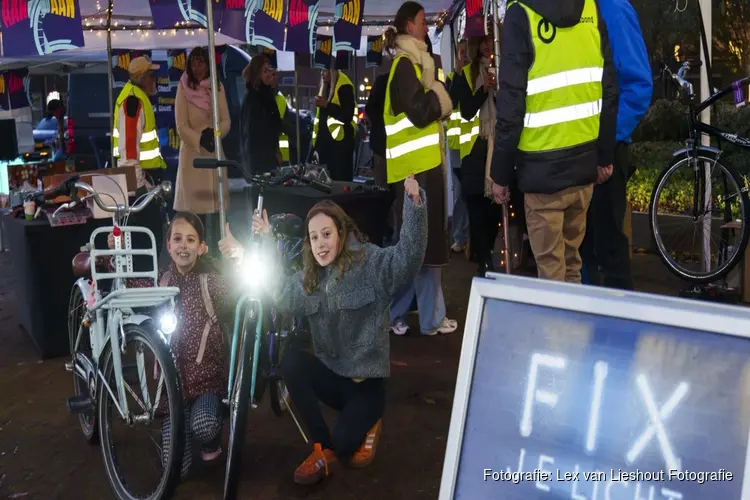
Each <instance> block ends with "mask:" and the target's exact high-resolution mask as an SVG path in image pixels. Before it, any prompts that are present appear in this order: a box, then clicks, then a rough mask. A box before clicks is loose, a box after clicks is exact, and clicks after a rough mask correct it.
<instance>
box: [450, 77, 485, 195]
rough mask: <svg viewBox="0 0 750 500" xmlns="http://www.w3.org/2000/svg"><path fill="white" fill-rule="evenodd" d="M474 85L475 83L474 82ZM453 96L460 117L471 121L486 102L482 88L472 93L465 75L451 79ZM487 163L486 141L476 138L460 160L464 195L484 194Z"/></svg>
mask: <svg viewBox="0 0 750 500" xmlns="http://www.w3.org/2000/svg"><path fill="white" fill-rule="evenodd" d="M474 83H476V82H474ZM454 96H455V98H456V101H457V102H458V104H459V105H460V106H461V110H460V111H461V117H462V118H463V119H464V120H467V121H468V120H471V119H473V118H474V116H476V114H477V113H479V109H480V108H481V107H482V106H483V105H484V101H486V100H487V92H485V90H484V87H480V88H478V89H476V91H474V92H472V91H471V87H470V86H469V82H468V81H467V80H466V74H465V73H464V72H463V71H462V72H461V74H459V75H456V76H454V77H453V85H452V86H451V99H453V97H454ZM486 163H487V140H486V139H482V138H481V137H477V140H476V142H474V146H472V149H471V152H470V153H469V154H468V155H467V156H465V157H463V158H462V159H461V189H462V191H463V193H464V195H483V194H484V169H485V165H486Z"/></svg>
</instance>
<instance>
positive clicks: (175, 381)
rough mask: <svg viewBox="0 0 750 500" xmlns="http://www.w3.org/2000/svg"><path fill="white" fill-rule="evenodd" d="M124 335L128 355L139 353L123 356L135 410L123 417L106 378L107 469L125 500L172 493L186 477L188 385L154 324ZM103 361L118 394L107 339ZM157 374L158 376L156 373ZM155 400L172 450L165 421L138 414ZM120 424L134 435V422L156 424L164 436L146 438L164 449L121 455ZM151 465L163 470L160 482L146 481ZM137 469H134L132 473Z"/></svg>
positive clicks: (101, 405) (103, 434)
mask: <svg viewBox="0 0 750 500" xmlns="http://www.w3.org/2000/svg"><path fill="white" fill-rule="evenodd" d="M124 334H125V339H126V346H125V353H124V354H123V356H129V355H130V354H135V355H136V360H134V361H130V362H128V361H127V360H125V359H123V363H122V365H123V370H122V371H123V374H122V375H123V385H124V386H125V394H126V398H127V400H128V410H129V413H130V415H128V419H127V421H125V422H124V421H123V420H122V418H121V416H120V412H119V410H118V409H117V404H119V401H118V400H116V399H115V398H113V397H112V394H110V392H109V390H108V389H107V387H106V385H105V384H104V383H102V387H101V389H100V390H99V397H98V405H97V407H98V408H97V409H98V420H99V436H100V439H101V447H102V455H103V456H104V468H105V473H106V475H107V479H108V480H109V483H110V484H111V485H112V490H113V492H114V494H115V496H116V498H118V499H120V500H136V499H138V500H143V499H146V500H160V499H163V498H169V497H171V495H172V494H173V492H174V490H175V488H176V487H177V484H178V482H179V480H180V469H181V465H182V455H183V450H184V444H185V440H184V435H185V433H184V414H183V403H182V390H181V386H180V380H179V378H178V376H177V369H176V365H175V360H174V357H173V355H172V351H171V350H170V349H169V346H168V345H167V343H166V342H165V341H164V340H163V339H162V338H161V337H160V336H159V334H158V333H157V332H156V330H155V329H154V328H153V327H152V325H151V324H150V323H145V324H142V325H125V326H124ZM145 348H148V349H149V351H150V352H152V353H153V358H152V359H145V352H144V351H145ZM101 366H102V367H103V369H102V373H103V375H104V380H106V382H107V384H108V385H109V388H110V389H111V390H112V393H113V394H116V393H117V385H116V383H115V373H114V365H113V359H112V350H111V349H110V348H109V344H107V348H106V349H105V351H104V353H103V355H102V364H101ZM152 374H153V375H154V376H153V377H152V376H150V375H152ZM134 379H137V380H134ZM131 381H132V382H133V383H132V384H131V383H130V382H131ZM149 385H151V386H152V387H153V388H154V397H153V399H152V397H151V396H150V395H148V394H145V395H144V394H143V393H148V388H149V387H148V386H149ZM160 388H161V389H160ZM164 393H166V398H164ZM128 396H130V397H128ZM146 397H148V401H149V402H148V403H147V402H146V401H145V399H146ZM165 399H166V403H165V401H164V400H165ZM149 405H150V406H151V408H155V413H156V414H157V415H160V414H161V415H163V418H164V419H168V421H169V429H170V431H169V432H170V438H169V439H168V443H167V445H166V448H167V449H166V450H164V449H163V446H164V436H163V435H162V429H163V427H162V425H161V424H162V422H160V421H159V419H158V418H153V417H151V418H148V419H145V418H136V417H135V415H138V414H141V415H146V414H148V413H149V412H148V411H147V410H146V408H148V407H149ZM162 409H163V410H166V411H163V410H162ZM152 412H154V410H152ZM115 423H122V424H123V425H124V426H125V428H126V430H127V431H128V435H129V436H130V435H132V431H133V428H134V427H138V426H142V427H147V426H149V425H151V424H154V425H155V426H156V427H158V429H149V430H150V431H152V432H154V433H156V434H158V438H154V437H151V436H149V438H150V439H144V442H145V443H146V445H147V448H148V449H152V448H155V449H156V451H157V452H158V453H150V454H149V455H151V456H150V457H141V456H140V454H139V456H138V457H133V456H130V454H129V453H128V452H125V453H124V454H123V456H122V457H118V456H117V455H116V451H117V450H116V447H115V446H114V434H115V433H114V432H113V428H114V426H113V424H115ZM128 441H131V442H132V441H134V440H128ZM123 444H124V443H123ZM117 448H119V446H118V447H117ZM152 451H153V450H152ZM121 458H123V460H121ZM144 458H145V459H144ZM148 465H152V466H153V469H154V470H155V471H156V472H157V474H158V479H156V481H154V482H155V483H156V486H155V487H153V486H146V483H145V481H146V479H147V478H148V476H150V475H151V474H147V472H148V470H147V466H148ZM131 471H132V472H133V473H132V474H128V473H129V472H131Z"/></svg>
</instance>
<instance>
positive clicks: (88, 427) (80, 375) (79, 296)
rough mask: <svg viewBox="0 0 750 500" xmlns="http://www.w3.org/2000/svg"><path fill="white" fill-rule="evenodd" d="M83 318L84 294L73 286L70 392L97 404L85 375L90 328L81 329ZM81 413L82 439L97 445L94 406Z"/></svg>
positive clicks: (89, 348) (71, 296) (70, 322)
mask: <svg viewBox="0 0 750 500" xmlns="http://www.w3.org/2000/svg"><path fill="white" fill-rule="evenodd" d="M85 314H86V299H85V298H84V297H83V293H82V292H81V289H80V288H79V287H78V285H76V284H74V285H73V290H71V292H70V303H69V305H68V343H69V345H70V355H71V358H72V359H71V361H72V362H73V390H74V391H75V392H74V396H77V397H81V396H83V397H89V398H91V401H96V391H95V390H94V388H95V387H96V385H97V384H96V381H95V380H93V377H95V375H93V376H92V377H91V378H92V379H91V380H89V379H88V376H87V374H86V375H84V372H86V371H88V370H86V368H87V367H89V366H91V364H92V359H91V340H90V337H89V335H90V331H89V328H87V327H85V326H83V325H82V323H83V317H84V315H85ZM79 328H82V331H81V339H80V341H78V348H77V349H76V340H77V339H78V330H79ZM92 373H93V374H96V371H95V370H92ZM92 406H93V407H92V408H91V409H90V410H88V411H85V412H83V413H79V414H78V423H79V424H80V426H81V431H82V432H83V437H84V438H85V439H86V441H88V442H89V443H90V444H97V443H98V442H99V435H98V433H97V430H98V429H97V425H96V405H92Z"/></svg>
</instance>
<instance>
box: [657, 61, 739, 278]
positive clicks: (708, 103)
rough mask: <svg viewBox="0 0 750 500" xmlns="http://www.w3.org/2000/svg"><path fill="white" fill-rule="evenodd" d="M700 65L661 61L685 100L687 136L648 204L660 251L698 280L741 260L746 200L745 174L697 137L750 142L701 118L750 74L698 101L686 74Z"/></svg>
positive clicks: (680, 272)
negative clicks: (675, 68) (675, 66)
mask: <svg viewBox="0 0 750 500" xmlns="http://www.w3.org/2000/svg"><path fill="white" fill-rule="evenodd" d="M700 66H701V63H700V61H697V62H690V61H687V62H685V63H683V64H682V66H681V67H680V69H679V71H678V72H677V74H674V73H672V71H670V70H669V68H667V67H666V66H665V67H664V73H665V74H667V75H668V76H669V77H670V78H671V79H672V80H673V81H674V82H676V83H677V84H678V85H679V87H680V89H681V92H682V94H683V96H684V98H685V99H686V101H687V102H688V109H689V111H688V114H687V120H688V130H689V136H688V138H687V140H686V141H685V147H684V148H682V149H680V150H678V151H675V152H674V154H673V159H672V162H671V163H670V164H669V166H668V167H667V168H665V169H664V170H663V171H662V172H661V173H660V174H659V176H658V177H657V179H656V182H655V185H654V189H653V192H652V194H651V201H650V204H649V223H650V227H651V232H652V234H653V236H654V239H655V241H656V246H657V249H658V251H659V256H660V257H661V259H662V261H663V262H664V264H666V266H667V267H668V268H669V270H670V271H672V272H673V273H674V274H675V275H677V276H678V277H680V278H682V279H684V280H687V281H689V282H691V283H693V284H696V285H703V284H709V283H712V282H715V281H718V280H720V279H722V278H723V277H725V276H726V275H727V274H728V273H729V272H730V271H731V270H732V269H733V268H734V267H735V266H736V265H737V263H738V262H739V261H740V259H741V258H742V256H743V255H744V253H745V247H746V246H747V240H748V234H749V231H748V227H747V222H746V220H747V214H748V212H747V211H748V206H749V205H750V203H749V200H748V194H747V190H748V188H747V185H746V183H745V179H744V177H743V176H742V175H740V173H739V172H738V171H737V169H736V168H734V167H733V166H732V165H730V164H728V163H727V162H726V159H722V150H721V149H719V148H716V147H713V146H704V145H702V144H701V137H702V134H706V135H708V136H711V137H714V138H716V139H717V140H721V139H724V140H726V141H727V142H729V143H731V144H734V145H736V146H740V147H743V148H750V139H747V138H744V137H740V136H738V135H737V134H736V133H732V132H729V131H726V130H722V129H720V128H718V127H715V126H712V125H709V124H707V123H704V122H702V121H701V120H700V114H701V112H702V111H704V110H706V109H709V108H711V107H712V106H713V105H714V104H716V102H718V101H719V99H721V98H722V97H724V96H726V95H728V94H730V93H732V92H733V91H737V89H742V88H747V85H748V83H750V78H744V79H742V80H740V81H737V82H735V83H734V84H732V85H730V86H729V87H727V88H725V89H723V90H720V91H718V92H716V93H714V94H713V95H712V96H711V97H709V98H708V99H706V100H705V101H703V102H699V103H697V104H696V102H695V101H696V96H695V92H694V89H693V85H692V84H691V83H690V82H688V81H686V80H685V75H686V74H687V72H688V71H690V69H691V68H697V67H700ZM667 241H669V243H667Z"/></svg>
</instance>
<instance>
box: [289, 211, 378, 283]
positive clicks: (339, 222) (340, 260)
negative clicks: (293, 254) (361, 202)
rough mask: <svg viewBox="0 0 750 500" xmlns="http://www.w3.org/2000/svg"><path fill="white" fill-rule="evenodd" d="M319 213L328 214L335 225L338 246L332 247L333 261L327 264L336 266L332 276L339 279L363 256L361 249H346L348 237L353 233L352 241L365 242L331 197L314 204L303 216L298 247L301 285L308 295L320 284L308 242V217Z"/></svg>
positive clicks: (347, 247)
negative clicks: (301, 240) (302, 233)
mask: <svg viewBox="0 0 750 500" xmlns="http://www.w3.org/2000/svg"><path fill="white" fill-rule="evenodd" d="M319 214H323V215H327V216H328V217H330V218H331V219H332V220H333V223H334V225H335V226H336V231H337V232H338V233H339V247H338V248H337V249H336V260H334V261H333V262H332V263H331V264H330V265H332V266H333V265H335V266H337V267H338V270H339V275H338V277H337V278H336V279H338V280H340V279H341V278H342V277H343V276H344V272H345V271H346V270H347V269H350V268H351V267H352V266H353V265H354V264H359V263H360V262H362V258H363V257H364V248H360V249H358V250H356V251H355V250H352V249H351V248H350V242H349V239H350V237H351V236H353V237H354V239H355V241H357V242H359V243H365V242H367V238H365V236H364V235H363V234H362V233H361V232H360V230H359V228H358V227H357V224H355V223H354V221H353V220H352V218H351V217H349V216H348V215H347V214H346V212H344V209H343V208H341V207H340V206H339V205H337V204H336V203H335V202H333V201H331V200H323V201H321V202H318V203H316V204H315V205H314V206H313V207H312V208H311V209H310V211H309V212H308V213H307V218H306V219H305V243H304V247H303V249H302V264H303V271H302V272H303V277H302V286H303V288H304V289H305V292H307V293H308V294H311V293H312V292H314V291H315V290H317V289H318V287H319V286H320V269H321V267H320V265H319V264H318V262H317V261H316V260H315V256H314V255H313V253H312V246H311V244H310V220H312V218H313V217H315V216H316V215H319Z"/></svg>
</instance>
